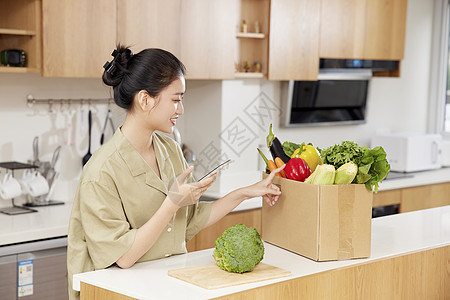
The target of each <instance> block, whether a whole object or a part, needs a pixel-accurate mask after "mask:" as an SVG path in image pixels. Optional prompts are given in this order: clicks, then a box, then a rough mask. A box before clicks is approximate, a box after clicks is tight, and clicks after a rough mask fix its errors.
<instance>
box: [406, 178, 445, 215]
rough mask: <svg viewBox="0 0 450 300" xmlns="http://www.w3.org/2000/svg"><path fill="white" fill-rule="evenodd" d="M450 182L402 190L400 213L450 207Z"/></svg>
mask: <svg viewBox="0 0 450 300" xmlns="http://www.w3.org/2000/svg"><path fill="white" fill-rule="evenodd" d="M449 195H450V182H447V183H440V184H431V185H424V186H418V187H413V188H405V189H402V203H401V205H400V212H401V213H402V212H408V211H414V210H420V209H426V208H432V207H438V206H445V205H450V196H449Z"/></svg>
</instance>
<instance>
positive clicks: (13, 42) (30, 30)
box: [0, 0, 42, 73]
mask: <svg viewBox="0 0 450 300" xmlns="http://www.w3.org/2000/svg"><path fill="white" fill-rule="evenodd" d="M41 31H42V30H41V1H40V0H16V1H7V0H1V1H0V51H3V50H5V49H20V50H24V51H25V54H26V65H25V67H7V66H0V72H14V73H30V72H31V73H38V72H40V70H41V49H42V47H41V41H42V39H41Z"/></svg>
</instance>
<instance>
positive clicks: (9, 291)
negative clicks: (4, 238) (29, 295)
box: [0, 255, 26, 300]
mask: <svg viewBox="0 0 450 300" xmlns="http://www.w3.org/2000/svg"><path fill="white" fill-rule="evenodd" d="M0 295H1V299H3V300H16V299H17V255H8V256H2V257H0ZM24 299H26V298H24Z"/></svg>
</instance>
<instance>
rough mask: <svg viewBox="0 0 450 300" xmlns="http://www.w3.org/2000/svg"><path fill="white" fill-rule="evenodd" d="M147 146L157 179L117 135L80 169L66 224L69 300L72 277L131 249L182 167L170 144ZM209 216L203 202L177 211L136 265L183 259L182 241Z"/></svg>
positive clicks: (158, 139) (162, 139)
mask: <svg viewBox="0 0 450 300" xmlns="http://www.w3.org/2000/svg"><path fill="white" fill-rule="evenodd" d="M153 144H154V147H155V153H156V159H157V162H158V166H159V169H160V173H161V178H162V179H160V178H159V177H158V176H157V175H156V173H155V172H154V171H153V170H152V169H151V168H150V167H149V165H148V164H147V163H146V162H145V161H144V159H143V158H142V157H141V156H140V154H139V153H138V152H137V151H136V149H135V148H134V147H133V146H132V145H131V144H130V143H129V142H128V140H127V139H126V138H125V136H124V135H123V134H122V132H121V131H120V129H117V131H116V132H115V134H114V136H113V137H112V138H111V140H109V141H108V143H106V144H105V145H103V146H102V147H101V148H100V149H99V150H98V151H96V152H95V153H94V154H93V156H92V157H91V159H90V160H89V161H88V163H87V164H86V165H85V167H84V169H83V172H82V174H81V178H80V182H79V185H78V190H77V193H76V196H75V200H74V203H73V208H72V214H71V218H70V223H69V234H68V247H67V269H68V280H69V296H70V298H71V299H77V298H79V293H78V292H75V291H74V290H73V289H72V277H73V274H77V273H82V272H87V271H93V270H98V269H104V268H107V267H109V266H111V265H113V264H114V263H115V262H116V261H117V259H119V258H120V257H121V256H122V255H123V254H124V253H125V252H126V251H127V250H128V249H129V248H130V247H131V245H132V243H133V241H134V238H135V234H136V229H137V228H139V227H141V226H142V225H143V224H144V223H145V222H147V221H148V220H149V219H150V218H151V217H152V216H153V214H154V213H155V212H156V211H157V210H158V209H159V207H160V206H161V204H162V202H163V201H164V199H165V198H166V195H167V192H168V189H169V188H170V187H171V185H172V182H173V180H174V178H175V177H176V176H178V175H179V174H180V173H181V172H182V171H183V170H185V169H186V168H187V167H188V164H187V163H186V161H185V159H184V157H183V154H182V151H181V149H180V147H179V145H178V144H177V143H176V142H175V141H174V140H172V139H171V138H169V137H166V136H164V135H160V134H157V133H154V134H153ZM191 180H192V179H191ZM210 211H211V205H210V203H204V202H200V203H198V204H196V205H190V206H188V207H181V208H180V209H179V210H178V211H177V213H176V214H175V215H174V217H173V218H172V220H171V221H170V222H169V224H168V225H167V228H166V230H164V231H163V233H162V234H161V236H160V237H159V238H158V240H157V241H156V242H155V244H154V245H153V247H152V248H151V249H150V250H149V251H148V252H147V253H145V254H144V256H142V257H141V258H140V259H139V260H138V262H142V261H148V260H153V259H158V258H162V257H168V256H170V255H174V254H181V253H186V252H187V251H186V241H188V240H190V239H191V238H192V237H193V236H194V235H195V234H197V233H198V232H199V231H200V230H201V229H202V228H203V227H204V226H205V224H206V222H207V220H208V218H209V214H210Z"/></svg>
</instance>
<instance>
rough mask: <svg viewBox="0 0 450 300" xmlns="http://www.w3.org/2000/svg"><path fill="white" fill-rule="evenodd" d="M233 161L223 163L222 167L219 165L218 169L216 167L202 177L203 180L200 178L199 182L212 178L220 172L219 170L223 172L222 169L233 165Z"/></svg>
mask: <svg viewBox="0 0 450 300" xmlns="http://www.w3.org/2000/svg"><path fill="white" fill-rule="evenodd" d="M231 162H232V161H231V159H229V160H226V161H224V162H223V163H221V164H220V165H218V166H217V167H215V168H214V169H212V170H211V171H209V172H208V173H206V174H205V175H203V176H202V178H200V179H199V180H197V182H198V181H200V180H203V179H205V178H206V177H208V176H211V175H213V174H215V173H217V172H219V170H221V169H222V168H224V167H226V166H228V165H229V164H230V163H231Z"/></svg>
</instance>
